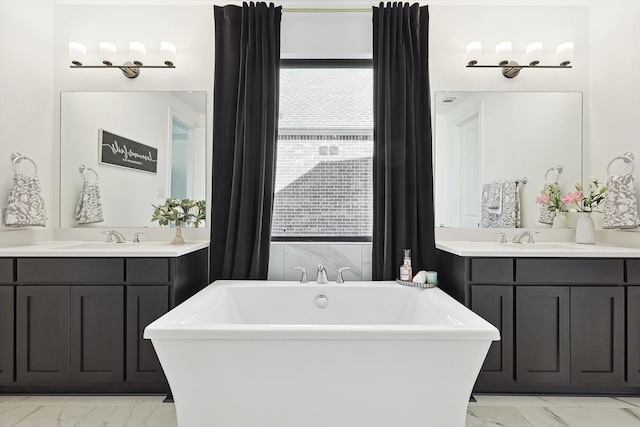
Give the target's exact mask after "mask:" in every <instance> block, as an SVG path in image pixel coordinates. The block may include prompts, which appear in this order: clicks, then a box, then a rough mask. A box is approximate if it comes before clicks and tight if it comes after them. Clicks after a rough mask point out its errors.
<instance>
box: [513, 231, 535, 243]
mask: <svg viewBox="0 0 640 427" xmlns="http://www.w3.org/2000/svg"><path fill="white" fill-rule="evenodd" d="M524 236H527V237H531V232H530V231H529V230H524V231H523V232H522V233H518V234H516V235H515V237H514V238H513V239H512V240H511V241H512V242H513V243H522V238H523V237H524Z"/></svg>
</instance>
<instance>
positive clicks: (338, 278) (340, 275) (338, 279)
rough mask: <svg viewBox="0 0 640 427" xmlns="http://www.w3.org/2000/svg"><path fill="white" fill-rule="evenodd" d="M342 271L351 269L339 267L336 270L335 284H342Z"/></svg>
mask: <svg viewBox="0 0 640 427" xmlns="http://www.w3.org/2000/svg"><path fill="white" fill-rule="evenodd" d="M344 270H351V267H340V268H339V269H338V277H337V278H336V283H344V278H343V277H342V272H343V271H344Z"/></svg>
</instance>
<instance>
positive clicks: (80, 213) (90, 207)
mask: <svg viewBox="0 0 640 427" xmlns="http://www.w3.org/2000/svg"><path fill="white" fill-rule="evenodd" d="M76 219H77V220H78V223H79V224H92V223H94V222H101V221H104V218H103V216H102V203H101V202H100V187H99V186H98V183H97V182H94V183H93V184H90V183H88V182H87V181H85V182H84V185H83V186H82V193H81V194H80V198H79V199H78V204H77V205H76Z"/></svg>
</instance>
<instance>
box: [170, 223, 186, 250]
mask: <svg viewBox="0 0 640 427" xmlns="http://www.w3.org/2000/svg"><path fill="white" fill-rule="evenodd" d="M171 243H172V244H174V245H181V244H183V243H184V239H183V238H182V226H181V225H176V237H174V238H173V241H172V242H171Z"/></svg>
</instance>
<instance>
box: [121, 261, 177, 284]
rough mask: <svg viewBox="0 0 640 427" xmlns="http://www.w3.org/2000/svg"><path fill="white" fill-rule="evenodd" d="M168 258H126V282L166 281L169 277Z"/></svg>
mask: <svg viewBox="0 0 640 427" xmlns="http://www.w3.org/2000/svg"><path fill="white" fill-rule="evenodd" d="M169 268H170V265H169V259H168V258H128V259H127V282H128V283H158V284H159V283H167V282H169V280H170V278H171V274H170V271H169Z"/></svg>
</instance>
